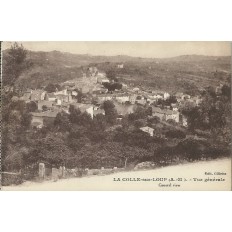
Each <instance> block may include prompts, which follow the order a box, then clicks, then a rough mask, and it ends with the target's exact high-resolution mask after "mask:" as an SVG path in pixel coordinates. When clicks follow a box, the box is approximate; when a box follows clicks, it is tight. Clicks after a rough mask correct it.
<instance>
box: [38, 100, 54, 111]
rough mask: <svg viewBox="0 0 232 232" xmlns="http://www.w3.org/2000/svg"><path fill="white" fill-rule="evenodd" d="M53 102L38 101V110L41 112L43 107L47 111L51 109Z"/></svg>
mask: <svg viewBox="0 0 232 232" xmlns="http://www.w3.org/2000/svg"><path fill="white" fill-rule="evenodd" d="M53 104H54V103H53V102H51V101H46V100H43V101H38V110H41V111H42V110H43V108H44V106H45V107H46V108H47V109H51V108H52V106H53Z"/></svg>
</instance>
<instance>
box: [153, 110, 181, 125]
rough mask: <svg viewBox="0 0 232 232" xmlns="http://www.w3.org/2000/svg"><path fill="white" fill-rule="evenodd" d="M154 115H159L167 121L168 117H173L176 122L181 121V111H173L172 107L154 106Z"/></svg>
mask: <svg viewBox="0 0 232 232" xmlns="http://www.w3.org/2000/svg"><path fill="white" fill-rule="evenodd" d="M152 116H153V117H154V116H156V117H159V118H160V120H165V121H167V120H168V119H172V120H174V121H175V122H179V121H180V118H179V112H178V111H173V110H170V109H160V108H159V107H152Z"/></svg>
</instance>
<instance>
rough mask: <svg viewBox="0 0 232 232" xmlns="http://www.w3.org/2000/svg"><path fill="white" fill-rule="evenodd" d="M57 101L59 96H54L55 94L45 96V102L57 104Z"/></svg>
mask: <svg viewBox="0 0 232 232" xmlns="http://www.w3.org/2000/svg"><path fill="white" fill-rule="evenodd" d="M56 99H57V96H56V95H54V93H47V94H46V96H45V100H47V101H51V102H55V101H56Z"/></svg>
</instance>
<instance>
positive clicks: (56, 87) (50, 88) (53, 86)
mask: <svg viewBox="0 0 232 232" xmlns="http://www.w3.org/2000/svg"><path fill="white" fill-rule="evenodd" d="M44 90H46V91H47V92H48V93H53V92H56V91H60V90H61V86H60V85H59V84H52V83H49V84H48V85H47V86H46V87H45V88H44Z"/></svg>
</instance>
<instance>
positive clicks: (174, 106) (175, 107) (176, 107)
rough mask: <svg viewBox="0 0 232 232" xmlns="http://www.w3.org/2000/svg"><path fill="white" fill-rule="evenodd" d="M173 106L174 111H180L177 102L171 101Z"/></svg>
mask: <svg viewBox="0 0 232 232" xmlns="http://www.w3.org/2000/svg"><path fill="white" fill-rule="evenodd" d="M171 107H172V110H173V111H178V110H179V109H178V106H177V104H175V103H171Z"/></svg>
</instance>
